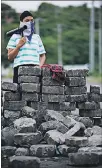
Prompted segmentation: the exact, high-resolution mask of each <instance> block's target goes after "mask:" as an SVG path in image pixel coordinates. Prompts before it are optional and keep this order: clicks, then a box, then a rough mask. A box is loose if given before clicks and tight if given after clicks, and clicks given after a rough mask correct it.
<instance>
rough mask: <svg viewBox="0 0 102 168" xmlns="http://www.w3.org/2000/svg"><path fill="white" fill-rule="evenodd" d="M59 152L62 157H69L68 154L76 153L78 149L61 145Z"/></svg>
mask: <svg viewBox="0 0 102 168" xmlns="http://www.w3.org/2000/svg"><path fill="white" fill-rule="evenodd" d="M57 150H58V152H59V154H60V155H62V156H67V157H68V153H75V152H77V150H78V149H77V148H76V147H71V146H67V145H59V146H58V148H57Z"/></svg>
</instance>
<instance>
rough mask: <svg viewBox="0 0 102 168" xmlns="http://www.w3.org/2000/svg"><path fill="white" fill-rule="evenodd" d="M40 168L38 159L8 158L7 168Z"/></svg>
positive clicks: (26, 157)
mask: <svg viewBox="0 0 102 168" xmlns="http://www.w3.org/2000/svg"><path fill="white" fill-rule="evenodd" d="M22 167H24V168H40V159H39V158H37V157H30V156H12V157H10V158H9V168H22Z"/></svg>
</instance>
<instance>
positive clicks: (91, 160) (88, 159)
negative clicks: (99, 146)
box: [68, 152, 99, 166]
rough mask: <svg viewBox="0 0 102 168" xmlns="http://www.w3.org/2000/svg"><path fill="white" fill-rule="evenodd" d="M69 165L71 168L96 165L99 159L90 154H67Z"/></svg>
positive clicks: (95, 155)
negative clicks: (72, 167) (73, 167)
mask: <svg viewBox="0 0 102 168" xmlns="http://www.w3.org/2000/svg"><path fill="white" fill-rule="evenodd" d="M68 157H69V163H68V164H69V165H71V166H74V165H75V166H85V165H90V166H92V165H98V164H99V157H98V155H97V154H95V153H91V152H84V153H83V152H77V153H69V154H68Z"/></svg>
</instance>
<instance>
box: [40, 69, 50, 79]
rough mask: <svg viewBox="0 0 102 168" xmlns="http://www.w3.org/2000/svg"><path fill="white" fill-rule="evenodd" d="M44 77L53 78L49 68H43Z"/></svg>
mask: <svg viewBox="0 0 102 168" xmlns="http://www.w3.org/2000/svg"><path fill="white" fill-rule="evenodd" d="M42 76H43V77H50V76H51V72H50V69H49V68H42Z"/></svg>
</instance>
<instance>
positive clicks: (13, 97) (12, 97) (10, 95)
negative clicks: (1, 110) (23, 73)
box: [4, 92, 20, 101]
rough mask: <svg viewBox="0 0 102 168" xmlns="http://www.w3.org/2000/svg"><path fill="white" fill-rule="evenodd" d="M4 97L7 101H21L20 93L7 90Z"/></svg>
mask: <svg viewBox="0 0 102 168" xmlns="http://www.w3.org/2000/svg"><path fill="white" fill-rule="evenodd" d="M4 99H5V100H6V101H20V93H17V92H16V93H14V92H5V94H4Z"/></svg>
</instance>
